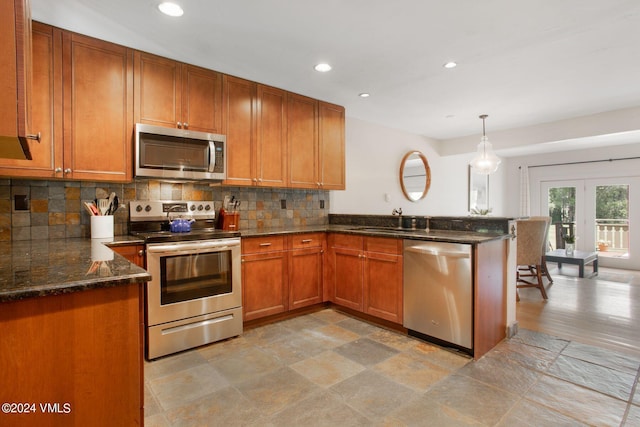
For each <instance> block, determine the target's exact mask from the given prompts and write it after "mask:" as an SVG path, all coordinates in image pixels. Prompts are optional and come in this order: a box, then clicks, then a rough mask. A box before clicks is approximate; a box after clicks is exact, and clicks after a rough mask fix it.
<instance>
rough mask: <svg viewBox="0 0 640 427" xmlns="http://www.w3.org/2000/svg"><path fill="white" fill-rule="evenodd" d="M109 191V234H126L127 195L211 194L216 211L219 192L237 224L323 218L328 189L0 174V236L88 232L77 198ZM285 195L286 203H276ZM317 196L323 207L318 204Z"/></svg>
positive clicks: (201, 196) (30, 237)
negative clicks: (115, 202) (18, 198)
mask: <svg viewBox="0 0 640 427" xmlns="http://www.w3.org/2000/svg"><path fill="white" fill-rule="evenodd" d="M102 191H103V192H106V194H110V193H111V192H115V193H116V194H117V196H118V198H119V200H120V205H121V206H122V207H121V208H120V209H119V210H118V212H116V214H115V218H114V234H115V235H124V234H128V232H129V230H128V221H129V211H128V208H129V201H131V200H195V201H199V200H212V201H213V202H214V206H215V209H216V211H217V210H218V209H220V207H221V206H222V201H223V200H224V196H225V195H233V196H235V198H236V199H237V200H240V206H239V211H240V230H243V229H248V228H251V229H256V228H257V229H260V228H267V227H286V226H297V225H323V224H327V223H328V214H329V192H328V191H324V190H299V189H284V188H257V187H225V186H209V185H208V184H197V183H167V182H160V181H153V180H146V179H138V180H136V181H134V182H131V183H124V184H121V183H104V182H85V181H41V180H29V179H0V241H11V240H46V239H57V238H69V237H90V217H89V215H88V214H87V213H86V211H85V210H84V208H83V207H82V202H85V201H87V202H89V201H93V200H94V199H95V198H96V192H102ZM15 195H25V196H27V199H28V204H29V210H26V211H16V210H15V206H14V196H15ZM281 200H286V209H282V208H281ZM321 201H323V202H324V208H323V209H321V208H320V206H321Z"/></svg>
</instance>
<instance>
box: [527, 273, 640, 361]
mask: <svg viewBox="0 0 640 427" xmlns="http://www.w3.org/2000/svg"><path fill="white" fill-rule="evenodd" d="M586 270H587V271H586V274H589V273H590V272H591V268H590V267H587V268H586ZM549 271H550V273H551V276H552V277H553V284H548V282H547V281H546V280H545V284H546V285H545V288H546V290H547V293H548V296H549V299H548V300H547V301H544V300H543V299H542V296H541V295H540V291H539V290H538V289H536V288H528V289H520V290H519V293H520V302H518V303H516V317H517V320H518V323H519V327H520V328H521V329H530V330H534V331H539V332H544V333H547V334H551V335H555V336H558V337H561V338H566V339H569V340H572V341H577V342H581V343H584V344H590V345H595V346H598V347H603V348H609V349H613V350H618V351H620V352H623V353H626V354H629V355H633V356H640V271H630V270H616V269H608V268H600V271H599V274H598V275H597V276H594V277H593V278H584V279H581V278H578V277H577V276H578V269H577V267H574V266H568V265H566V264H565V265H563V266H562V273H563V274H559V270H558V269H557V268H556V265H555V264H554V263H549Z"/></svg>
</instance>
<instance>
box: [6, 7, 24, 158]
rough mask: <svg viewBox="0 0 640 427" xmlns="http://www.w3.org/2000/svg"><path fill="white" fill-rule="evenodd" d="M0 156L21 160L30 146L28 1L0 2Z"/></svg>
mask: <svg viewBox="0 0 640 427" xmlns="http://www.w3.org/2000/svg"><path fill="white" fill-rule="evenodd" d="M0 60H1V61H2V72H1V73H0V117H2V120H0V144H3V147H0V152H1V153H2V154H3V156H10V157H13V158H24V151H25V149H26V152H29V146H30V145H31V144H30V143H29V142H28V140H27V139H26V137H27V134H28V133H29V132H30V131H31V129H30V104H29V103H30V101H31V99H30V97H31V8H30V5H29V1H28V0H3V1H2V2H0Z"/></svg>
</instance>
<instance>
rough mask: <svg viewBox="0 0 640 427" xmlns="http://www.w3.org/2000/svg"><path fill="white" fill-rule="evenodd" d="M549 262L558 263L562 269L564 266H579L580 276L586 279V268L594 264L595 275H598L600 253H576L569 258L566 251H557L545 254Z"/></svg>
mask: <svg viewBox="0 0 640 427" xmlns="http://www.w3.org/2000/svg"><path fill="white" fill-rule="evenodd" d="M545 257H546V258H547V261H548V262H556V263H558V268H559V269H560V268H562V264H574V265H577V266H578V269H579V270H578V276H579V277H584V266H585V265H589V264H592V263H593V274H592V276H595V275H596V274H598V252H584V251H574V252H573V255H571V256H567V254H566V252H565V250H564V249H556V250H555V251H551V252H547V253H546V254H545Z"/></svg>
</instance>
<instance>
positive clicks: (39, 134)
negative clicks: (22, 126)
mask: <svg viewBox="0 0 640 427" xmlns="http://www.w3.org/2000/svg"><path fill="white" fill-rule="evenodd" d="M41 138H42V134H41V133H40V132H38V133H35V134H33V133H32V134H28V135H27V139H34V140H36V141H38V142H40V140H41Z"/></svg>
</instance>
